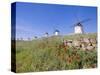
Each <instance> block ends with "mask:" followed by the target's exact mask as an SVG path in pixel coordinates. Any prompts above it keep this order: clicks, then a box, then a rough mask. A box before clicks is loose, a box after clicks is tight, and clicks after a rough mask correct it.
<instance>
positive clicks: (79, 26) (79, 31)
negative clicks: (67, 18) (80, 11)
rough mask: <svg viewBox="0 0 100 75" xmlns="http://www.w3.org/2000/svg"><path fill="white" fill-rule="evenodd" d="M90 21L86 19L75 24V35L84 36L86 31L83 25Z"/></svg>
mask: <svg viewBox="0 0 100 75" xmlns="http://www.w3.org/2000/svg"><path fill="white" fill-rule="evenodd" d="M89 20H90V19H85V20H82V21H79V22H77V23H76V24H74V33H75V34H83V33H84V29H83V24H82V23H85V22H87V21H89Z"/></svg>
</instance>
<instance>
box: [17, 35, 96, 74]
mask: <svg viewBox="0 0 100 75" xmlns="http://www.w3.org/2000/svg"><path fill="white" fill-rule="evenodd" d="M80 37H90V38H97V35H96V34H88V35H86V34H84V35H69V36H67V35H66V36H63V37H62V36H52V37H48V38H39V39H34V40H32V41H16V72H38V71H56V70H69V69H86V68H96V67H97V49H96V50H91V51H83V50H80V49H78V50H77V49H73V48H69V47H68V48H67V49H66V50H65V49H64V48H62V47H61V48H60V47H59V45H60V44H61V43H62V38H64V39H79V38H80Z"/></svg>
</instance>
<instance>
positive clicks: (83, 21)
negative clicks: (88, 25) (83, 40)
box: [79, 18, 91, 23]
mask: <svg viewBox="0 0 100 75" xmlns="http://www.w3.org/2000/svg"><path fill="white" fill-rule="evenodd" d="M90 20H91V19H90V18H89V19H85V20H82V21H80V22H79V23H85V22H87V21H90Z"/></svg>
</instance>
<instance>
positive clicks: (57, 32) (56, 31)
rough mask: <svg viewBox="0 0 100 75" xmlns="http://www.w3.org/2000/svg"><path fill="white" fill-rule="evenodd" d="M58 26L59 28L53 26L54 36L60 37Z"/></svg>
mask: <svg viewBox="0 0 100 75" xmlns="http://www.w3.org/2000/svg"><path fill="white" fill-rule="evenodd" d="M57 26H58V25H56V26H55V25H54V26H53V30H54V32H53V33H54V36H58V35H60V31H59V30H58V29H59V28H58V27H57Z"/></svg>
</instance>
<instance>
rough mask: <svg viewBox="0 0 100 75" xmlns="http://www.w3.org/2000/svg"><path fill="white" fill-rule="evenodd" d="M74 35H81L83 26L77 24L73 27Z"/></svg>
mask: <svg viewBox="0 0 100 75" xmlns="http://www.w3.org/2000/svg"><path fill="white" fill-rule="evenodd" d="M74 33H75V34H83V33H84V31H83V25H82V24H81V23H78V24H77V25H75V27H74Z"/></svg>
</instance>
